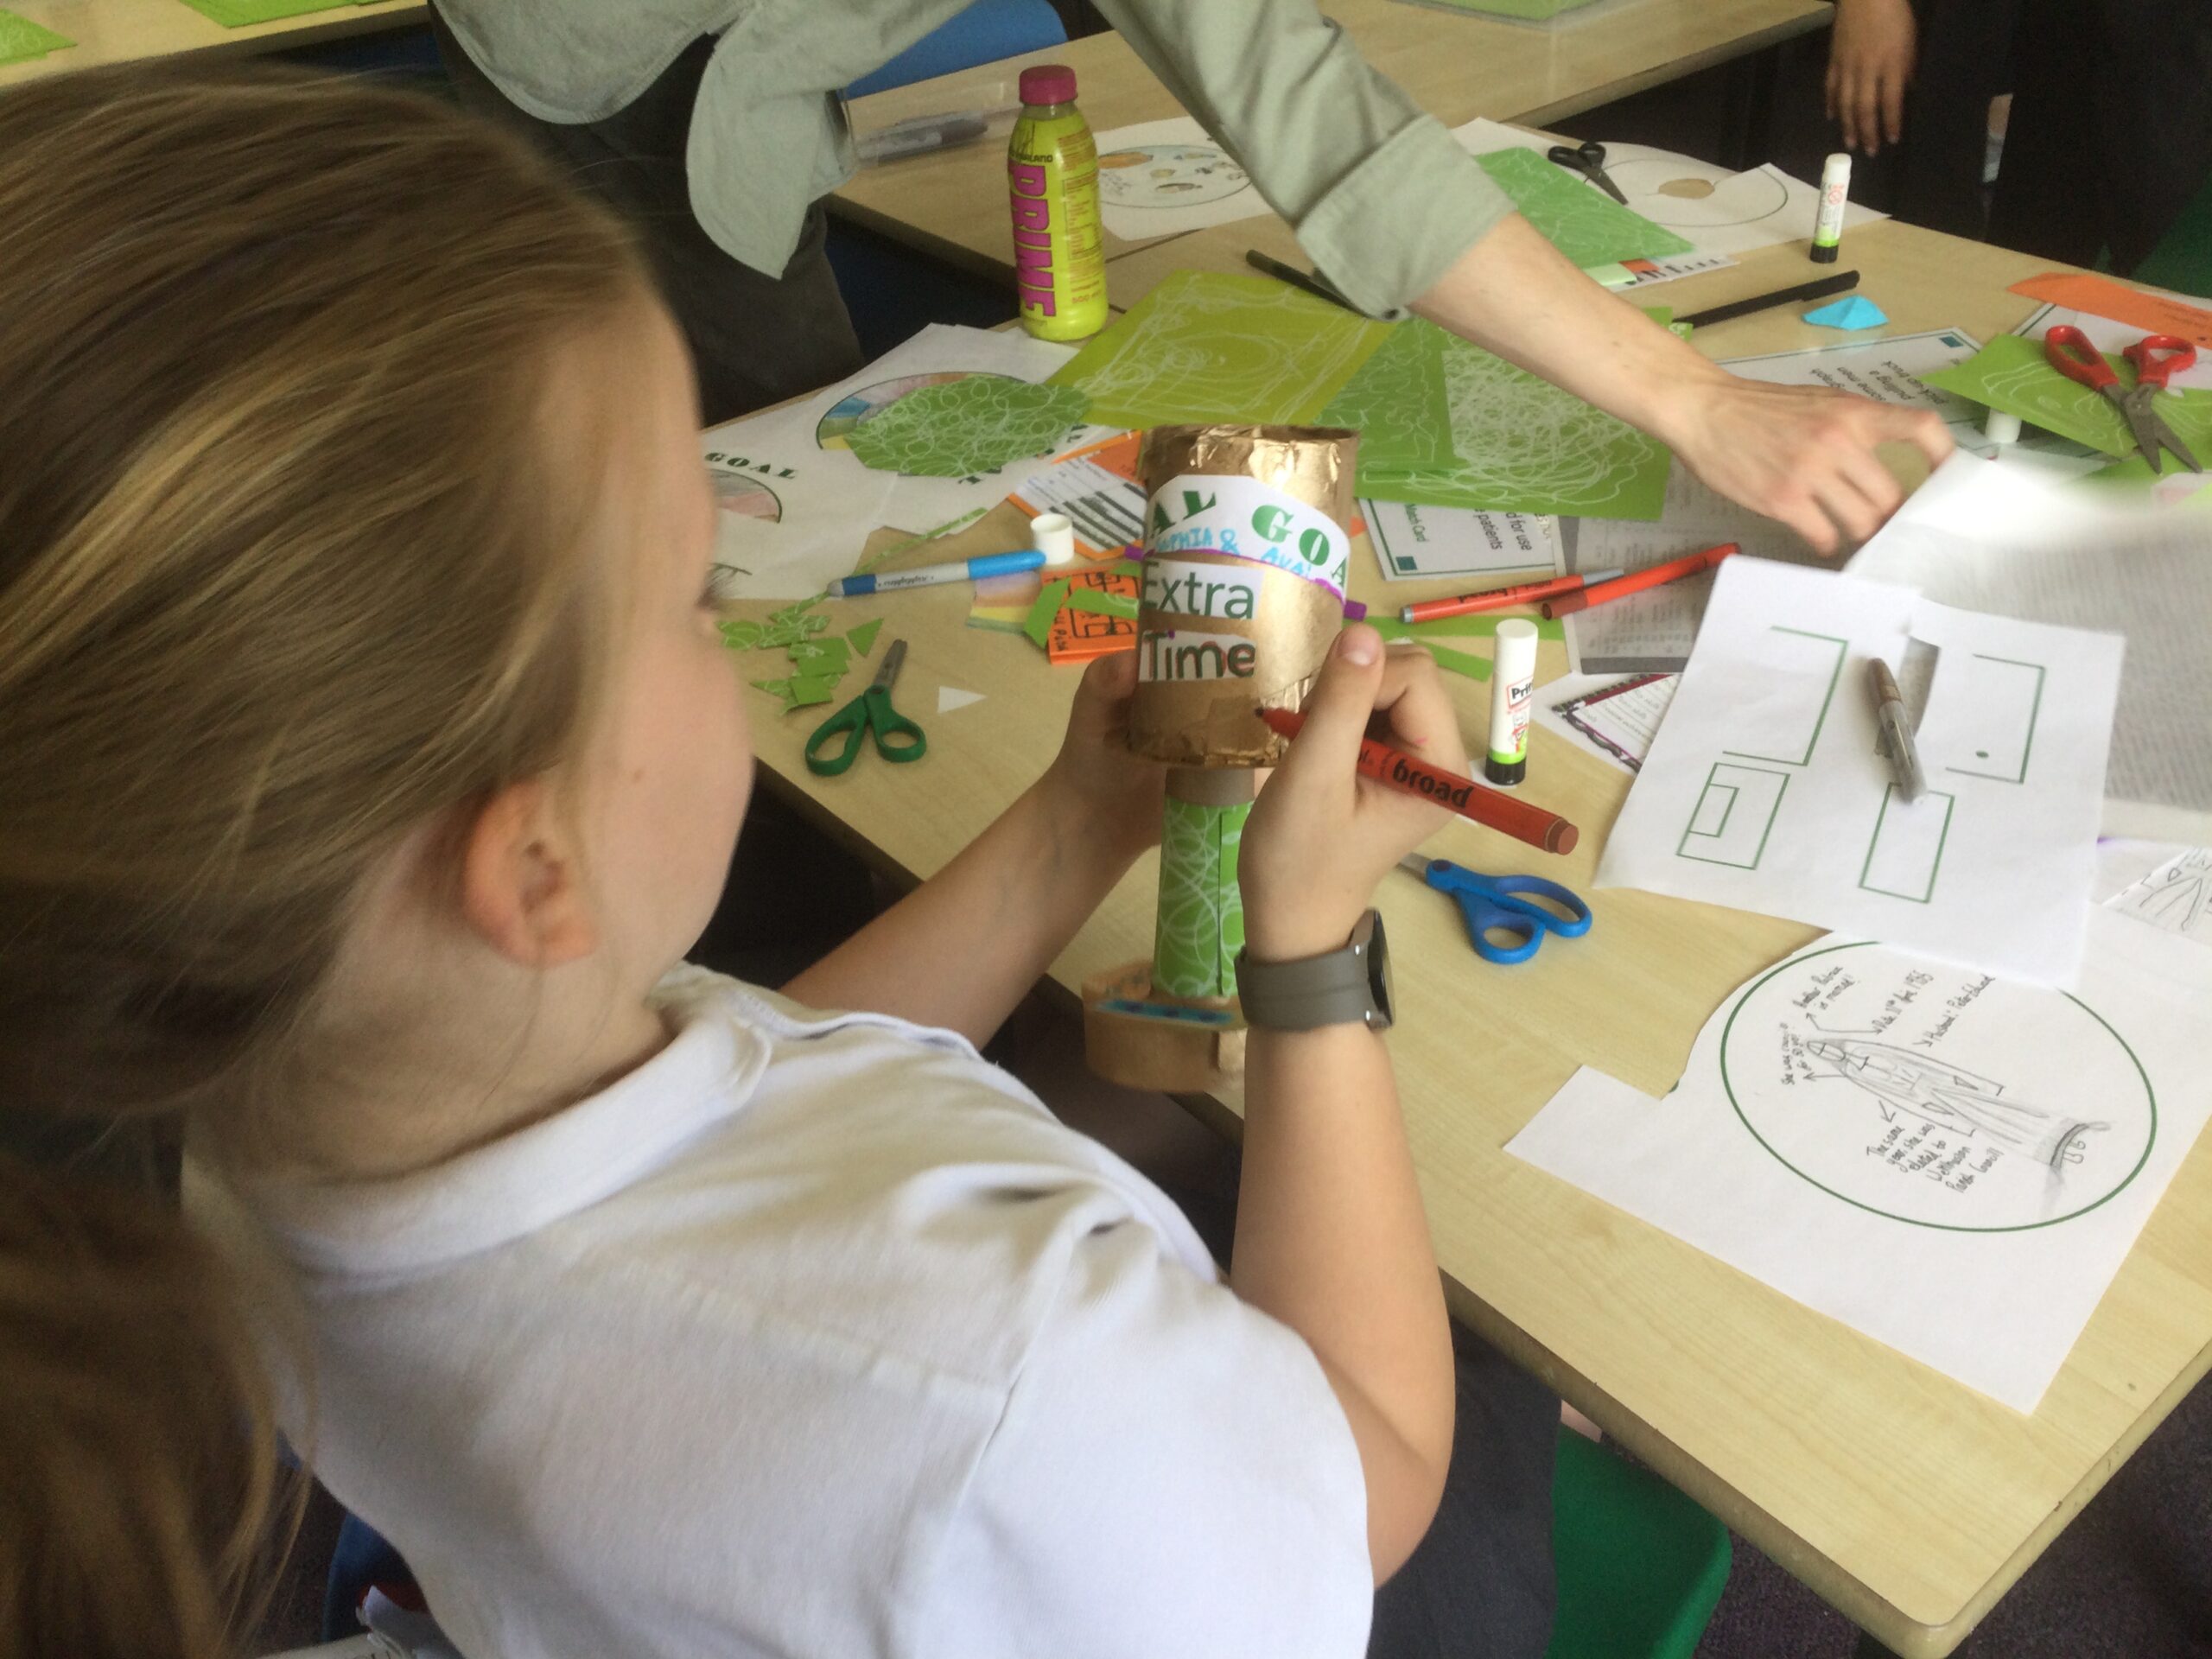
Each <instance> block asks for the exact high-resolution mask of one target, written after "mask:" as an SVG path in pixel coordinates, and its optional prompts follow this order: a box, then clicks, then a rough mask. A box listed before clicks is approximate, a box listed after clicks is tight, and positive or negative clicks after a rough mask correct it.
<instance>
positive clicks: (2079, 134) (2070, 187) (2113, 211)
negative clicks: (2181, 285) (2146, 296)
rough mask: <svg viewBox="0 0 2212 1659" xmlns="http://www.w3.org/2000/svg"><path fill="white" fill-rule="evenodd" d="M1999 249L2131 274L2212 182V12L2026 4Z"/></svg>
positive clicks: (1997, 220)
mask: <svg viewBox="0 0 2212 1659" xmlns="http://www.w3.org/2000/svg"><path fill="white" fill-rule="evenodd" d="M2012 61H2013V86H2012V124H2011V127H2010V128H2009V130H2007V132H2006V134H2005V163H2004V166H2003V167H2002V168H2000V169H1999V172H1998V175H1997V195H1996V200H1995V202H1994V204H1993V206H1992V207H1991V209H1990V216H1989V239H1990V240H1991V241H1992V242H1994V243H1996V244H1997V245H1999V246H2000V247H2006V248H2017V249H2018V250H2019V251H2022V252H2024V253H2033V254H2039V255H2041V256H2043V257H2045V258H2048V259H2063V260H2065V261H2067V262H2068V263H2069V264H2077V265H2089V264H2095V263H2096V260H2097V257H2098V255H2099V253H2100V252H2101V251H2105V250H2107V249H2109V250H2110V251H2111V254H2112V263H2113V269H2115V270H2121V271H2126V270H2132V269H2133V267H2134V266H2135V265H2136V264H2139V262H2140V261H2141V260H2142V258H2143V257H2144V256H2145V254H2147V253H2149V252H2150V251H2151V250H2152V247H2153V246H2154V245H2156V244H2157V242H2158V238H2160V237H2162V236H2164V234H2165V232H2167V230H2168V229H2170V228H2171V226H2172V225H2173V222H2174V220H2175V219H2177V217H2179V216H2180V213H2181V211H2182V209H2183V207H2186V206H2188V204H2189V202H2190V198H2192V197H2193V196H2195V195H2196V192H2197V191H2198V190H2199V189H2201V188H2202V187H2203V184H2204V181H2205V178H2206V176H2207V175H2208V173H2212V0H2020V21H2019V29H2018V34H2017V35H2016V36H2015V41H2014V48H2013V60H2012Z"/></svg>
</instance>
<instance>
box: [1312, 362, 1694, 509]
mask: <svg viewBox="0 0 2212 1659" xmlns="http://www.w3.org/2000/svg"><path fill="white" fill-rule="evenodd" d="M1320 420H1321V423H1322V424H1324V425H1327V426H1351V427H1357V428H1358V429H1359V435H1360V440H1359V480H1358V482H1359V493H1361V494H1362V495H1364V496H1373V497H1376V498H1378V499H1383V500H1385V501H1411V502H1415V503H1419V504H1421V505H1426V506H1442V507H1472V508H1475V509H1478V510H1480V511H1487V512H1536V513H1560V514H1565V515H1567V516H1570V517H1589V518H1644V519H1650V518H1658V517H1659V514H1660V512H1661V510H1662V507H1663V506H1664V505H1665V504H1666V496H1667V468H1668V464H1669V455H1668V453H1667V450H1666V448H1665V446H1664V445H1662V444H1661V443H1660V442H1658V441H1657V440H1656V438H1649V437H1646V436H1645V435H1643V433H1641V432H1639V431H1637V429H1635V428H1634V427H1632V426H1630V425H1629V424H1628V423H1626V422H1625V421H1619V420H1616V419H1614V418H1613V416H1611V415H1608V414H1606V413H1605V411H1604V410H1599V409H1595V408H1593V407H1592V406H1591V405H1590V404H1586V403H1584V402H1583V401H1582V400H1581V399H1580V397H1576V396H1574V394H1573V393H1572V392H1568V391H1560V389H1559V388H1558V387H1557V386H1554V385H1552V384H1551V383H1550V382H1548V381H1546V380H1541V379H1539V378H1537V377H1536V376H1535V375H1533V374H1529V373H1528V372H1525V371H1523V370H1521V369H1516V368H1515V367H1514V366H1513V365H1511V364H1510V363H1508V362H1506V361H1505V360H1504V359H1503V358H1498V357H1494V356H1492V355H1491V353H1488V352H1485V351H1484V350H1482V349H1481V348H1480V347H1479V346H1471V345H1470V344H1468V343H1467V342H1466V341H1465V340H1461V339H1460V338H1459V336H1458V335H1456V334H1447V333H1446V332H1445V331H1444V330H1443V329H1441V328H1439V327H1436V326H1435V325H1434V324H1433V323H1430V322H1424V321H1418V320H1417V321H1411V322H1402V323H1398V324H1396V325H1395V333H1393V334H1392V335H1391V337H1390V338H1389V340H1387V341H1385V342H1384V344H1383V346H1382V348H1381V349H1380V350H1378V351H1377V352H1376V353H1375V354H1374V355H1373V356H1372V357H1370V359H1368V360H1367V362H1366V363H1365V365H1363V366H1362V367H1361V368H1360V370H1359V372H1357V373H1356V374H1354V375H1353V376H1352V378H1351V380H1350V381H1349V382H1348V383H1347V384H1346V385H1345V386H1344V389H1343V390H1342V391H1339V392H1338V394H1337V395H1336V396H1335V397H1333V398H1332V399H1331V400H1330V402H1329V404H1328V405H1327V406H1326V407H1325V409H1323V410H1322V411H1321V415H1320Z"/></svg>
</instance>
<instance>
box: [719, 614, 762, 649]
mask: <svg viewBox="0 0 2212 1659" xmlns="http://www.w3.org/2000/svg"><path fill="white" fill-rule="evenodd" d="M761 632H763V630H762V627H761V625H760V623H758V622H751V621H729V622H725V623H723V624H722V625H721V633H722V643H723V644H724V645H728V647H729V648H730V649H731V650H732V651H755V650H758V649H759V648H760V635H761Z"/></svg>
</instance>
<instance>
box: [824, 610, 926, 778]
mask: <svg viewBox="0 0 2212 1659" xmlns="http://www.w3.org/2000/svg"><path fill="white" fill-rule="evenodd" d="M905 661H906V641H905V640H904V639H893V641H892V642H891V647H890V649H889V650H887V651H886V652H884V653H883V666H882V667H880V668H879V669H877V670H876V671H875V677H874V679H872V680H870V681H869V682H868V690H865V691H863V692H861V694H860V696H857V697H855V698H854V699H853V700H852V701H851V702H849V703H847V704H846V705H845V706H844V707H843V708H842V709H839V710H838V711H837V712H836V714H834V715H830V716H829V719H827V720H825V721H823V722H822V723H821V724H820V725H819V726H817V727H816V728H814V735H813V736H812V737H810V738H808V739H807V740H806V769H807V770H808V771H809V772H813V773H814V774H815V775H816V776H817V777H821V778H835V777H836V775H837V774H838V773H839V772H844V771H846V770H848V769H849V767H850V766H852V764H853V762H854V761H855V760H858V759H859V758H860V753H861V739H862V738H863V737H873V738H874V740H875V752H876V753H878V754H880V755H881V756H882V757H883V758H884V759H885V760H920V759H921V758H922V756H923V755H924V754H925V753H928V751H929V747H930V741H929V739H928V738H926V737H925V736H923V735H922V728H920V727H918V726H917V725H915V724H914V722H913V721H911V720H909V719H907V718H906V715H902V714H900V713H899V711H898V710H897V709H893V707H892V706H891V683H892V681H893V680H895V679H897V678H898V677H899V665H900V664H903V663H904V662H905ZM840 732H842V733H843V734H844V737H845V747H843V748H842V749H840V750H839V751H838V752H837V753H835V754H832V755H827V756H823V755H817V754H816V753H815V751H816V750H817V749H818V748H820V747H822V746H823V744H824V743H827V742H828V741H829V740H830V739H831V738H833V737H835V736H836V735H837V734H839V733H840ZM894 738H896V739H897V740H898V741H896V742H893V741H892V740H893V739H894Z"/></svg>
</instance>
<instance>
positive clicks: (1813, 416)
mask: <svg viewBox="0 0 2212 1659" xmlns="http://www.w3.org/2000/svg"><path fill="white" fill-rule="evenodd" d="M1666 425H1667V430H1666V431H1664V432H1662V434H1661V436H1662V438H1663V439H1664V440H1665V442H1666V443H1667V445H1668V447H1669V448H1671V449H1673V450H1674V452H1675V457H1676V458H1677V459H1678V460H1680V461H1684V462H1686V463H1687V464H1688V467H1689V469H1690V470H1691V471H1692V472H1694V473H1695V474H1697V475H1698V477H1699V478H1700V479H1701V480H1703V481H1704V482H1705V483H1707V485H1710V486H1712V487H1713V489H1716V490H1718V491H1719V493H1721V494H1723V495H1725V496H1726V497H1727V498H1728V499H1730V500H1732V501H1736V502H1740V503H1741V504H1742V505H1745V506H1747V507H1749V508H1751V511H1753V512H1759V513H1764V514H1765V515H1766V516H1767V517H1768V518H1776V519H1779V520H1780V521H1781V522H1782V523H1783V524H1787V525H1789V528H1790V529H1792V530H1794V531H1796V532H1797V533H1798V534H1799V535H1800V536H1802V537H1804V538H1805V539H1806V540H1807V541H1808V542H1809V543H1812V545H1813V547H1814V549H1815V551H1817V552H1820V553H1822V554H1831V553H1834V552H1836V551H1837V550H1839V549H1840V547H1841V546H1842V544H1843V543H1847V542H1848V543H1859V542H1863V541H1865V540H1866V538H1867V537H1869V536H1872V534H1873V533H1874V531H1876V530H1878V528H1880V526H1881V524H1882V521H1883V520H1884V519H1885V518H1888V517H1889V516H1890V514H1891V513H1892V512H1896V511H1897V505H1898V503H1899V502H1901V501H1902V500H1903V499H1904V488H1903V486H1900V485H1899V484H1898V483H1897V480H1896V479H1895V478H1894V477H1893V476H1891V473H1890V469H1889V468H1888V467H1885V466H1884V465H1883V464H1882V461H1881V458H1880V457H1879V456H1878V455H1877V454H1875V453H1874V446H1875V445H1877V444H1880V443H1909V444H1911V445H1912V446H1913V447H1914V448H1917V449H1918V450H1919V451H1920V452H1921V454H1923V455H1925V456H1926V457H1927V458H1928V464H1929V466H1930V467H1934V466H1936V465H1938V464H1940V463H1941V462H1942V460H1943V459H1944V457H1945V456H1947V455H1948V454H1950V453H1951V449H1952V447H1953V446H1952V442H1951V433H1950V429H1949V428H1948V427H1946V426H1945V425H1944V424H1943V422H1942V416H1938V415H1936V413H1935V412H1934V411H1933V410H1925V409H1907V408H1904V407H1903V406H1901V405H1899V404H1878V403H1875V402H1873V401H1872V399H1870V398H1866V397H1853V396H1852V395H1851V394H1850V393H1848V392H1842V391H1828V390H1827V389H1825V388H1823V387H1819V386H1776V385H1767V384H1765V383H1764V382H1763V381H1758V380H1742V379H1738V378H1736V377H1735V376H1733V375H1732V374H1729V373H1727V372H1726V371H1725V370H1722V371H1718V372H1715V373H1714V374H1713V376H1711V377H1709V378H1700V379H1699V380H1698V381H1697V382H1696V383H1695V384H1694V385H1692V386H1690V387H1688V388H1686V389H1685V391H1684V394H1683V395H1682V396H1681V397H1677V398H1675V400H1673V408H1672V409H1671V410H1670V411H1669V418H1668V420H1667V422H1666Z"/></svg>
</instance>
